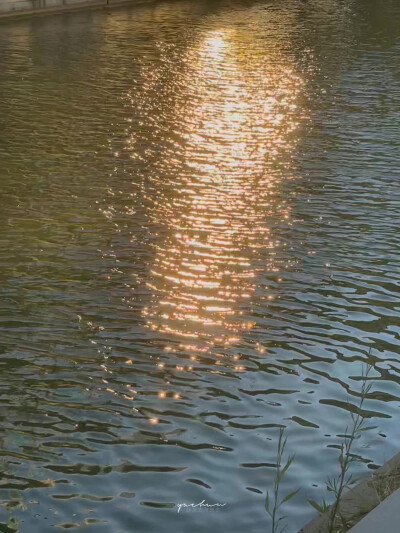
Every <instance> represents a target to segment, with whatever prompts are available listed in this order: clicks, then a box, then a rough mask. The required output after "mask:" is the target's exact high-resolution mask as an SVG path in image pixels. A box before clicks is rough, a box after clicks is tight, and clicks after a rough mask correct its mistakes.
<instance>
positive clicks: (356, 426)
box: [308, 365, 372, 533]
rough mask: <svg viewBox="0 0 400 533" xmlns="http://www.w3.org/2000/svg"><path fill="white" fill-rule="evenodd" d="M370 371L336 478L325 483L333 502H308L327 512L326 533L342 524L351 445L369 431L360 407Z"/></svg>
mask: <svg viewBox="0 0 400 533" xmlns="http://www.w3.org/2000/svg"><path fill="white" fill-rule="evenodd" d="M371 369H372V365H367V367H366V370H365V372H364V370H363V373H362V387H361V391H360V402H359V404H358V409H357V412H356V413H354V412H351V421H352V423H351V431H350V433H348V431H349V427H346V431H345V436H344V438H343V440H342V442H341V444H340V454H339V457H338V461H339V466H340V472H339V474H338V475H337V476H335V477H333V478H328V479H327V481H326V488H327V490H328V492H333V493H334V497H335V499H334V502H333V504H332V505H331V506H330V507H329V506H328V505H327V503H326V502H325V500H323V502H322V504H318V503H317V502H315V501H313V500H308V502H309V503H310V505H312V506H313V507H314V508H315V509H317V510H318V511H319V512H320V513H326V512H329V515H328V533H334V528H335V524H336V522H337V518H340V520H341V521H342V522H344V517H343V516H342V515H341V514H340V509H339V506H340V500H341V498H342V495H343V491H345V490H346V489H349V488H350V487H351V485H352V482H353V476H352V475H351V474H350V473H349V470H350V466H351V464H352V463H353V462H354V461H356V460H357V458H356V456H355V455H354V454H352V448H353V444H354V441H355V440H357V439H358V438H359V437H360V436H361V432H363V431H367V430H368V429H370V428H366V427H365V414H364V413H363V411H362V407H363V404H364V401H365V399H366V398H367V396H368V394H369V392H370V390H371V387H372V383H367V382H368V376H369V374H370V372H371Z"/></svg>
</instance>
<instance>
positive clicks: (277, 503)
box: [265, 428, 300, 533]
mask: <svg viewBox="0 0 400 533" xmlns="http://www.w3.org/2000/svg"><path fill="white" fill-rule="evenodd" d="M284 433H285V428H280V430H279V439H278V447H277V452H276V469H275V480H274V490H273V493H272V496H271V497H270V495H269V492H268V491H267V496H266V499H265V509H266V511H267V513H268V514H269V516H270V517H271V520H272V524H271V533H282V532H283V530H284V529H285V527H286V526H282V527H281V529H279V527H280V522H282V521H283V520H285V519H286V518H287V517H286V516H280V517H278V511H279V509H280V508H281V506H282V505H283V504H284V503H286V502H288V501H289V500H290V499H291V498H293V496H295V495H296V494H297V493H298V491H299V490H300V489H297V490H294V491H293V492H290V493H289V494H287V495H286V496H284V497H283V498H281V495H280V485H281V483H282V481H283V478H284V477H285V474H286V472H287V471H288V469H289V468H290V465H291V464H292V462H293V459H294V455H289V457H288V458H287V460H286V463H285V465H284V466H283V467H282V463H283V460H284V459H283V454H284V452H285V447H286V443H287V437H284Z"/></svg>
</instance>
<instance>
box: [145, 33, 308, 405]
mask: <svg viewBox="0 0 400 533" xmlns="http://www.w3.org/2000/svg"><path fill="white" fill-rule="evenodd" d="M278 44H279V43H276V42H273V43H271V55H270V56H269V57H267V56H265V49H266V48H267V47H266V46H265V43H264V44H263V47H262V48H261V47H258V43H257V41H256V39H252V38H251V36H249V35H248V32H247V33H246V32H244V31H240V30H239V29H237V28H236V29H229V30H226V31H225V30H223V29H219V30H217V31H214V32H210V33H208V34H206V35H204V36H203V38H202V39H201V40H200V41H199V42H198V44H197V46H196V47H193V48H191V49H190V50H189V51H188V52H186V56H185V58H184V62H183V64H184V67H183V69H182V70H183V72H180V73H179V76H180V80H179V86H176V87H172V88H171V91H173V90H174V89H175V91H176V92H177V93H178V96H175V99H174V107H173V110H172V111H173V112H172V113H171V116H173V118H172V119H171V120H173V122H174V130H173V132H172V134H171V136H173V139H172V138H171V139H170V142H169V143H166V146H167V147H166V148H164V149H163V150H162V152H161V153H160V154H159V158H158V161H157V163H156V164H154V171H153V172H152V173H151V176H150V180H151V187H150V188H149V187H147V189H146V190H145V192H144V195H145V196H146V198H147V199H148V200H149V204H150V215H151V218H152V220H153V221H154V222H155V223H158V224H160V225H162V226H163V227H164V231H163V232H162V233H161V234H160V238H159V240H158V243H157V249H156V255H155V259H154V263H153V265H152V267H151V274H150V278H149V281H148V287H149V289H150V290H151V292H152V296H153V299H152V303H151V305H149V306H148V307H147V308H146V309H144V310H143V315H144V316H145V317H146V320H147V324H148V326H149V327H150V328H151V329H152V330H154V331H158V332H159V333H160V334H162V335H164V336H165V339H166V348H165V349H166V351H171V350H173V351H178V350H179V351H180V352H184V353H186V354H188V355H189V357H190V358H191V360H192V361H195V360H196V358H197V356H198V355H200V354H205V353H208V352H210V350H212V351H213V353H214V354H215V355H216V356H217V357H220V356H223V355H224V354H226V353H227V351H231V348H233V346H234V345H236V344H237V343H238V342H239V341H240V339H241V338H242V335H243V334H244V332H245V331H246V330H248V329H250V328H252V327H253V321H252V320H251V318H249V316H251V313H250V310H251V307H252V305H253V304H254V301H255V299H256V295H255V291H256V290H257V275H258V272H259V271H263V272H265V271H273V270H275V269H276V265H275V261H274V250H275V248H276V246H277V245H278V244H279V243H277V242H276V241H275V240H274V238H273V235H272V234H271V225H272V222H271V221H272V220H274V221H275V223H276V221H278V222H279V221H280V220H281V221H283V220H285V219H287V218H289V217H290V212H289V208H288V207H287V205H285V203H284V202H283V201H281V200H280V199H279V195H277V192H276V191H277V188H278V186H279V184H280V182H281V180H282V178H288V177H290V167H291V155H292V153H293V147H294V142H295V136H294V135H292V132H293V131H295V130H296V128H297V126H298V124H299V122H300V120H301V119H302V117H301V115H300V113H299V112H298V110H297V100H298V98H299V94H300V91H301V88H302V85H303V82H302V79H301V77H300V76H298V75H297V74H296V73H295V72H294V71H293V68H292V62H291V60H290V58H288V57H286V56H285V53H284V51H283V50H284V48H283V47H282V48H280V47H279V46H278ZM281 44H284V43H281ZM261 49H262V52H259V50H261ZM179 91H181V93H180V94H179ZM169 118H171V117H169ZM276 270H277V269H276ZM264 297H265V298H268V297H272V296H271V295H268V294H266V295H264ZM168 341H174V342H168ZM172 346H173V348H172ZM230 347H231V348H230ZM259 351H260V353H261V352H262V351H264V348H262V347H260V350H259ZM233 353H234V351H233V352H232V354H233ZM235 358H236V360H237V358H238V356H237V355H235ZM160 364H162V363H160ZM160 364H159V366H160ZM183 368H185V370H188V369H189V368H188V367H182V369H183ZM243 369H244V368H243V366H241V365H237V366H235V370H237V371H241V370H243ZM177 370H179V369H178V368H177ZM160 394H163V392H162V391H161V392H160ZM160 394H159V396H160ZM160 397H164V396H160Z"/></svg>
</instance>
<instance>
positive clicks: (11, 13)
mask: <svg viewBox="0 0 400 533" xmlns="http://www.w3.org/2000/svg"><path fill="white" fill-rule="evenodd" d="M147 1H149V0H147ZM127 3H132V4H143V3H147V2H146V1H143V0H136V1H135V0H0V19H1V18H10V17H16V16H27V15H39V14H44V13H56V12H58V11H70V10H77V9H85V8H101V7H107V6H111V5H113V6H115V5H119V4H127Z"/></svg>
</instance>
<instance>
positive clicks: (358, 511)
mask: <svg viewBox="0 0 400 533" xmlns="http://www.w3.org/2000/svg"><path fill="white" fill-rule="evenodd" d="M399 487H400V453H398V454H397V455H395V456H394V457H392V458H391V459H390V460H389V461H387V463H385V464H384V465H383V466H381V467H380V468H378V470H376V471H375V472H374V474H373V475H371V476H370V477H368V478H367V479H364V480H363V481H361V482H360V483H359V484H358V485H356V486H355V487H354V488H353V489H352V490H350V491H349V492H347V493H346V494H345V495H344V496H343V498H342V499H341V500H340V503H339V508H338V515H337V517H338V522H340V524H341V528H340V531H344V529H343V527H342V524H343V523H346V525H347V528H346V529H345V531H349V533H352V532H353V529H350V528H351V527H352V526H354V525H355V524H357V523H358V522H360V520H362V519H363V518H364V517H365V521H364V522H363V526H360V528H354V533H361V532H363V533H364V531H365V533H371V532H372V531H374V530H373V529H371V528H364V524H365V523H368V514H369V513H370V512H371V511H372V510H373V509H375V508H378V506H380V503H381V502H382V501H385V500H386V498H388V496H390V495H391V494H393V493H394V492H395V491H397V490H398V489H399ZM399 500H400V496H399V495H398V496H396V497H395V498H394V499H393V501H389V502H388V504H387V505H386V506H385V507H384V508H383V509H384V512H390V510H391V509H392V510H393V512H392V516H388V517H387V520H388V521H391V523H393V521H394V520H395V517H396V516H397V515H396V513H395V512H394V506H396V505H397V502H398V501H399ZM339 516H340V520H339ZM376 516H378V517H379V513H377V515H376ZM375 519H376V517H374V520H375ZM371 521H372V522H371V523H373V519H372V518H371ZM388 523H389V522H388ZM336 530H337V529H336V528H335V529H334V531H336ZM328 531H329V513H326V514H323V515H320V516H318V517H317V518H315V519H314V520H313V521H312V522H309V523H308V524H307V525H306V526H304V527H303V528H302V529H301V530H300V531H299V533H328ZM393 531H394V530H393ZM398 531H400V526H399V528H398V529H396V532H398ZM391 532H392V529H387V530H386V529H380V530H375V532H374V533H391Z"/></svg>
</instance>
